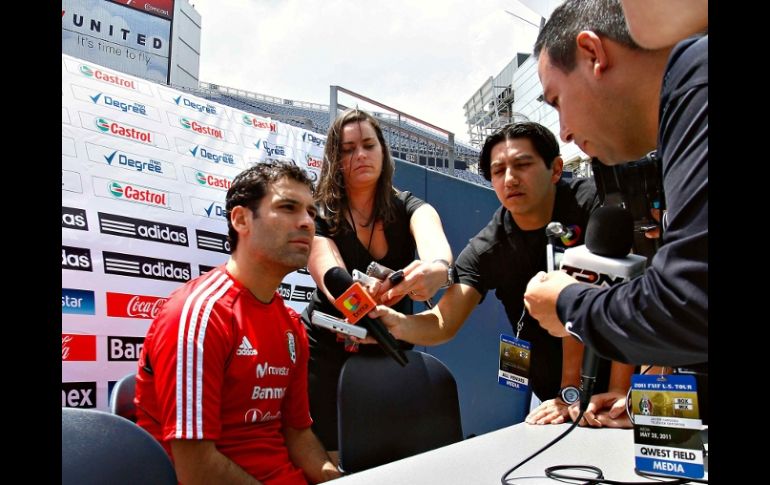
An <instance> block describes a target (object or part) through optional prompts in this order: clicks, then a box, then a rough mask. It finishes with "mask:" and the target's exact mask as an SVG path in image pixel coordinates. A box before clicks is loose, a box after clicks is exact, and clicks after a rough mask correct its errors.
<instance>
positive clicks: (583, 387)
mask: <svg viewBox="0 0 770 485" xmlns="http://www.w3.org/2000/svg"><path fill="white" fill-rule="evenodd" d="M633 231H634V221H633V216H632V215H631V213H630V212H629V211H628V210H626V209H624V208H622V207H619V206H605V207H599V208H598V209H596V210H595V211H594V213H593V214H591V217H590V218H589V220H588V226H587V227H586V236H585V245H581V246H576V247H574V248H569V249H567V250H566V251H564V257H563V258H562V261H561V270H562V271H565V272H566V273H567V274H568V275H570V276H572V277H573V278H575V279H576V280H578V281H580V282H582V283H590V284H592V285H596V286H612V285H616V284H618V283H622V282H624V281H628V280H631V279H633V278H635V277H637V276H640V275H641V274H642V273H643V272H644V268H645V265H646V264H647V258H645V257H644V256H640V255H638V254H628V253H629V252H630V250H631V245H632V243H633V239H634V236H633ZM598 369H599V356H598V355H596V353H595V352H594V350H593V349H591V348H589V347H588V346H586V347H585V349H584V351H583V368H582V370H581V372H580V374H581V375H580V409H581V410H583V411H585V409H586V408H587V407H588V404H589V402H590V400H591V396H592V395H593V389H594V384H595V383H596V374H597V371H598Z"/></svg>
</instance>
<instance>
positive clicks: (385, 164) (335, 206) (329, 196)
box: [315, 109, 396, 234]
mask: <svg viewBox="0 0 770 485" xmlns="http://www.w3.org/2000/svg"><path fill="white" fill-rule="evenodd" d="M364 121H368V122H369V124H371V125H372V128H374V132H375V133H376V134H377V140H379V142H380V146H381V147H382V172H380V177H379V178H378V179H377V188H376V189H375V193H374V212H373V215H374V220H375V221H382V223H383V224H385V225H387V224H390V223H391V222H393V221H394V220H395V218H396V211H395V205H394V203H393V197H392V195H393V193H394V189H393V171H394V167H395V164H394V163H393V158H391V156H390V150H389V149H388V147H387V145H386V144H385V137H384V136H383V135H382V128H380V124H379V123H378V122H377V120H376V119H375V118H374V117H373V116H372V115H370V114H369V113H366V112H364V111H361V110H359V109H348V110H346V111H345V112H343V113H342V114H341V115H339V116H338V117H337V119H336V120H334V123H333V124H332V126H331V127H329V133H328V134H327V137H326V147H325V148H324V163H323V167H322V168H321V179H320V180H319V182H318V187H317V189H316V193H315V200H316V203H317V204H318V209H319V213H320V215H321V216H322V217H323V218H324V219H325V220H326V221H327V223H328V224H329V231H330V233H331V234H336V233H337V232H339V231H340V230H343V229H346V228H348V225H347V224H346V223H345V222H344V221H345V213H346V211H347V210H349V208H348V194H347V191H346V190H345V178H344V177H343V173H342V129H343V128H344V127H345V126H346V125H348V124H350V123H361V122H364Z"/></svg>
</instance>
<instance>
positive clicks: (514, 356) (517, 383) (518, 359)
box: [497, 333, 531, 392]
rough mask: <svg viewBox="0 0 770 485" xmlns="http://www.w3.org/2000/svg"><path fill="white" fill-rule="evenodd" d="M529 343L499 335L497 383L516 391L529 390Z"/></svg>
mask: <svg viewBox="0 0 770 485" xmlns="http://www.w3.org/2000/svg"><path fill="white" fill-rule="evenodd" d="M530 356H531V352H530V346H529V342H527V341H526V340H520V339H517V338H516V337H511V336H508V335H505V334H502V333H501V334H500V368H499V369H498V370H497V382H498V383H499V384H500V385H502V386H506V387H511V388H513V389H516V390H517V391H524V392H526V391H527V390H528V389H529V359H530Z"/></svg>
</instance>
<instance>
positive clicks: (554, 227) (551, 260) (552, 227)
mask: <svg viewBox="0 0 770 485" xmlns="http://www.w3.org/2000/svg"><path fill="white" fill-rule="evenodd" d="M573 235H574V234H573V233H572V230H571V229H570V228H568V227H565V226H564V224H562V223H561V222H556V221H554V222H549V223H548V225H547V226H545V236H546V238H547V241H548V242H547V244H546V247H545V250H546V253H545V256H546V269H547V270H548V271H556V267H557V266H558V264H559V263H558V262H557V261H556V249H555V247H554V245H553V240H554V239H556V238H560V237H565V238H567V239H570V238H572V236H573Z"/></svg>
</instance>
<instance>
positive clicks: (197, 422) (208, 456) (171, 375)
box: [135, 163, 339, 485]
mask: <svg viewBox="0 0 770 485" xmlns="http://www.w3.org/2000/svg"><path fill="white" fill-rule="evenodd" d="M226 209H227V226H228V232H229V234H228V239H229V241H230V246H231V255H230V259H229V260H228V261H227V263H226V264H223V265H221V266H218V267H217V268H214V269H213V270H211V271H209V272H208V273H205V274H203V275H201V276H199V277H198V278H195V279H194V280H191V281H189V282H188V283H187V284H185V285H184V286H182V287H181V288H179V289H177V290H176V291H174V292H173V293H172V294H171V296H170V297H169V300H168V301H167V302H166V303H165V305H164V306H163V309H162V310H161V311H160V313H159V314H158V316H157V318H155V320H154V321H153V322H152V324H151V325H150V328H149V330H148V331H147V337H146V338H145V341H144V347H143V349H142V354H141V356H140V359H139V371H138V373H137V378H136V398H135V402H136V406H137V417H138V421H137V423H138V424H139V425H140V426H142V427H143V428H145V429H146V430H147V431H149V432H150V433H151V434H152V435H153V436H155V438H156V439H157V440H158V441H160V442H161V443H162V444H163V446H164V447H165V448H166V451H167V452H168V453H169V454H170V455H171V458H172V460H173V461H174V466H175V468H176V473H177V477H178V479H179V481H180V482H182V483H184V484H191V483H229V484H234V483H238V484H241V483H244V484H245V483H265V484H275V485H278V484H280V485H284V484H287V485H288V484H305V483H307V481H310V482H322V481H326V480H329V479H332V478H336V477H338V476H339V472H338V471H337V469H336V467H335V466H334V464H333V463H332V462H331V460H330V459H329V456H328V454H327V453H326V451H325V450H324V448H323V446H322V445H321V443H320V442H319V441H318V439H317V438H316V437H315V435H314V434H313V432H312V431H311V429H310V425H311V423H312V420H311V418H310V412H309V410H308V397H307V362H308V343H307V336H306V334H305V330H304V327H303V325H302V323H301V322H300V320H299V316H298V315H297V313H295V312H294V311H293V310H291V309H288V308H286V307H285V306H284V302H283V299H282V298H281V297H280V295H279V294H278V293H277V292H276V289H277V288H278V285H279V284H280V282H281V280H282V279H283V278H284V276H286V275H287V274H288V273H290V272H292V271H294V270H296V269H298V268H301V267H303V266H305V265H306V264H307V259H308V255H309V254H310V245H311V243H312V241H313V234H314V232H315V225H314V222H313V219H314V217H315V215H316V213H315V212H316V211H315V207H314V205H313V197H312V183H311V182H310V180H309V179H308V178H307V176H306V175H305V173H304V172H303V171H302V170H301V169H299V168H297V167H296V166H293V165H289V164H281V163H272V164H258V165H255V166H254V167H251V168H249V169H247V170H245V171H244V172H242V173H241V174H240V175H238V176H237V177H236V178H235V180H234V181H233V184H232V186H231V187H230V189H229V190H228V191H227V201H226ZM138 466H141V464H139V465H138Z"/></svg>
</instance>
